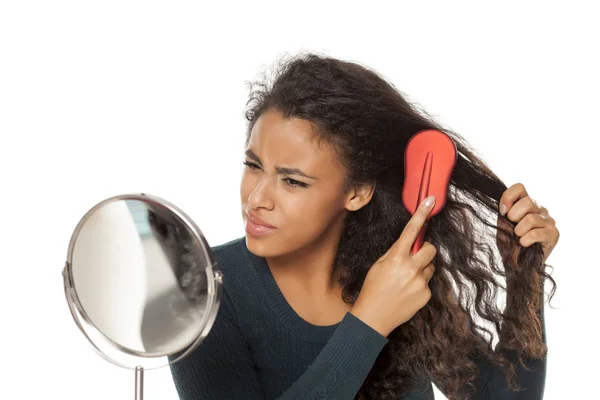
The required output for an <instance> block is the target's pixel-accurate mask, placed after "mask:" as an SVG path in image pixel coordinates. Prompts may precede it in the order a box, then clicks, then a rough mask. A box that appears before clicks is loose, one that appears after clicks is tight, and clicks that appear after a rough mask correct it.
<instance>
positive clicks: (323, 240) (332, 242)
mask: <svg viewBox="0 0 600 400" xmlns="http://www.w3.org/2000/svg"><path fill="white" fill-rule="evenodd" d="M342 222H343V215H342V218H338V219H337V220H336V221H334V223H332V224H331V226H330V228H329V229H327V230H326V231H325V232H324V233H323V235H321V236H320V237H319V238H317V239H316V240H315V241H313V242H312V243H310V244H309V245H307V246H304V247H302V248H300V249H297V250H295V251H294V252H292V253H287V254H283V255H279V256H276V257H268V258H266V260H267V264H268V265H269V269H270V270H271V273H272V274H273V276H276V277H277V279H278V280H279V281H280V282H282V283H289V284H292V285H294V286H295V287H297V288H298V289H299V290H303V291H305V292H306V293H307V294H308V295H311V296H329V295H336V296H339V295H340V293H341V290H342V287H341V285H340V284H339V283H338V282H337V279H336V278H335V277H334V276H333V266H334V261H335V256H336V253H337V248H338V243H339V240H340V236H341V228H342V225H343V224H342Z"/></svg>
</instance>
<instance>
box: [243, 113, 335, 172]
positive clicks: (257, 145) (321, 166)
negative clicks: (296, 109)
mask: <svg viewBox="0 0 600 400" xmlns="http://www.w3.org/2000/svg"><path fill="white" fill-rule="evenodd" d="M248 148H250V149H252V150H253V151H254V152H255V153H256V154H257V155H258V156H259V157H260V159H261V161H262V162H263V164H265V165H269V164H272V165H273V166H281V167H295V168H300V169H302V170H303V171H304V172H306V173H307V174H309V175H312V176H317V177H320V176H325V175H327V174H328V173H331V172H333V173H336V174H337V173H339V172H341V168H342V167H341V165H340V164H339V163H338V162H337V159H336V154H335V152H334V149H333V148H332V147H331V145H329V144H328V143H327V142H326V141H324V140H322V141H319V140H318V136H317V135H315V133H314V126H313V124H312V123H311V122H309V121H307V120H304V119H300V118H284V117H283V114H282V113H281V112H279V111H277V110H273V109H270V110H268V111H266V112H264V113H263V114H262V115H261V116H260V117H259V118H258V120H257V121H256V123H255V124H254V127H253V128H252V132H251V136H250V141H249V143H248Z"/></svg>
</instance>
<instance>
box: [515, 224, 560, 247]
mask: <svg viewBox="0 0 600 400" xmlns="http://www.w3.org/2000/svg"><path fill="white" fill-rule="evenodd" d="M555 237H557V233H556V231H555V230H554V229H550V228H536V229H532V230H530V231H529V232H527V233H526V234H525V235H524V236H523V237H522V238H521V239H519V243H520V244H521V246H523V247H529V246H531V245H532V244H534V243H541V244H542V245H543V246H545V247H548V246H551V245H552V243H554V238H555Z"/></svg>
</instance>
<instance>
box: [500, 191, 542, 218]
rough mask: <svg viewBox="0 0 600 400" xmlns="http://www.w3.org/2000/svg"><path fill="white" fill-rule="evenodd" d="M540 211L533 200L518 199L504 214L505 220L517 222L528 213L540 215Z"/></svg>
mask: <svg viewBox="0 0 600 400" xmlns="http://www.w3.org/2000/svg"><path fill="white" fill-rule="evenodd" d="M541 211H542V209H541V208H540V207H539V206H538V205H537V203H536V202H535V200H533V199H532V198H531V197H529V196H525V197H523V198H522V199H519V200H518V201H517V202H516V203H515V204H514V205H513V206H512V207H511V208H510V210H508V214H506V218H508V219H510V220H511V221H513V222H519V221H520V220H521V219H523V217H525V215H527V214H529V213H536V214H540V213H541Z"/></svg>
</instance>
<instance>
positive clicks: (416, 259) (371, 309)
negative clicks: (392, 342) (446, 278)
mask: <svg viewBox="0 0 600 400" xmlns="http://www.w3.org/2000/svg"><path fill="white" fill-rule="evenodd" d="M431 197H433V196H431ZM424 203H425V201H423V203H421V204H420V205H419V207H418V208H417V210H416V211H415V213H414V215H413V216H412V218H411V219H410V221H409V222H408V223H407V224H406V226H405V227H404V229H403V231H402V233H401V235H400V237H399V238H398V240H396V242H395V243H394V244H393V245H392V246H391V247H390V249H389V250H388V251H387V252H386V253H385V254H384V255H383V256H381V257H380V258H379V260H377V262H376V263H375V264H373V266H372V267H371V269H370V270H369V272H368V273H367V276H366V277H365V281H364V284H363V287H362V289H361V291H360V294H359V296H358V298H357V300H356V302H355V303H354V305H353V307H352V309H351V310H350V312H351V313H352V314H354V315H355V316H356V317H357V318H359V319H360V320H362V321H363V322H364V323H366V324H367V325H369V326H370V327H371V328H373V329H375V330H376V331H377V332H379V333H380V334H382V335H383V336H388V335H389V334H390V332H391V331H393V330H394V329H396V327H398V326H400V325H402V324H403V323H405V322H406V321H408V320H410V319H411V318H412V317H413V316H414V315H415V314H416V313H417V311H419V310H420V309H421V308H423V307H425V305H426V304H427V302H428V301H429V299H430V298H431V290H430V289H429V280H430V279H431V277H432V276H433V272H434V270H435V267H434V265H433V264H432V263H431V261H432V260H433V258H434V257H435V255H436V253H437V250H436V248H435V247H434V246H433V245H432V244H431V243H429V242H427V241H425V242H424V243H423V246H422V247H421V248H420V249H419V251H417V252H416V253H415V254H411V247H412V245H413V243H414V242H415V240H416V238H417V236H418V234H419V232H420V230H421V228H422V227H423V225H424V224H425V222H426V220H427V216H428V215H429V213H430V212H431V210H432V209H433V204H434V202H433V203H432V204H431V205H430V206H426V205H425V204H424Z"/></svg>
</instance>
